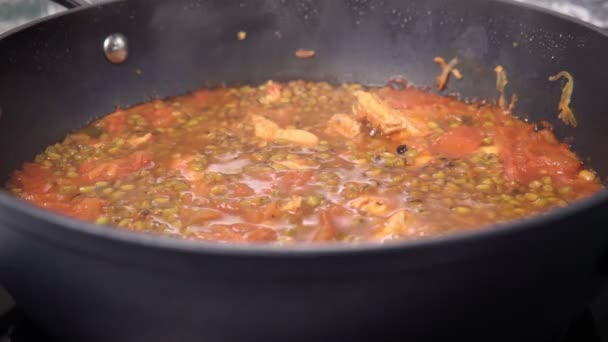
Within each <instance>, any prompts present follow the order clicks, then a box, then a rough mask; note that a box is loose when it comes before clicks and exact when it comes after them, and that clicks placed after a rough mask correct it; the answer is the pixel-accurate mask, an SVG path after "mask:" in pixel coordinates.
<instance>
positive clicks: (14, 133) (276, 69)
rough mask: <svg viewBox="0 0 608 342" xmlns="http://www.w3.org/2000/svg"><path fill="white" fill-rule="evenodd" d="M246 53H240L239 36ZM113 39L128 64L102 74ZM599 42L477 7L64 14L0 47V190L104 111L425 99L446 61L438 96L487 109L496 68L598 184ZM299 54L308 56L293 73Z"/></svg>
mask: <svg viewBox="0 0 608 342" xmlns="http://www.w3.org/2000/svg"><path fill="white" fill-rule="evenodd" d="M238 31H246V32H247V39H245V40H242V41H241V40H238V39H237V32H238ZM116 32H120V33H123V34H124V35H125V36H126V37H127V38H128V39H129V45H130V50H129V53H130V55H129V58H128V60H127V61H126V62H125V63H123V64H120V65H113V64H110V63H108V62H107V61H106V59H105V56H104V54H103V51H102V42H103V40H104V39H105V37H107V36H108V35H109V34H112V33H116ZM607 43H608V38H607V37H605V36H603V35H601V34H600V33H597V32H594V31H592V30H590V29H588V28H586V27H584V26H581V25H578V24H574V23H570V22H567V21H565V20H563V19H560V18H557V17H553V16H550V15H547V14H544V13H541V12H537V11H533V10H530V9H526V8H523V7H518V6H515V5H511V4H507V3H501V2H491V1H479V0H460V1H450V0H412V1H398V0H394V1H393V0H384V1H359V2H354V1H311V0H307V1H280V0H265V1H261V0H258V1H250V2H243V3H239V2H234V1H222V0H214V1H199V0H174V1H163V0H128V1H119V2H114V3H109V4H105V5H101V6H97V7H94V8H89V9H85V10H80V11H76V12H74V13H70V14H68V15H62V16H60V17H58V18H55V19H52V20H49V21H45V22H42V23H40V24H38V25H35V26H32V27H30V28H27V29H25V30H22V31H20V32H17V33H15V34H13V35H10V36H7V37H5V38H4V39H2V40H0V61H1V62H0V75H2V79H1V80H0V108H1V110H2V113H1V116H0V155H2V162H1V163H0V182H2V183H4V182H5V181H6V179H7V177H8V175H9V174H10V172H11V171H12V170H14V169H16V168H18V167H19V166H20V165H21V164H22V163H23V162H24V161H26V160H30V159H32V158H33V157H34V155H35V154H36V153H38V152H40V151H41V150H42V149H43V148H44V147H45V146H47V145H49V144H52V143H54V142H57V141H59V140H60V139H61V138H62V137H64V136H65V135H66V134H67V133H69V132H71V131H74V130H75V129H77V128H79V127H82V126H83V125H84V124H85V123H87V122H89V121H91V120H93V119H95V118H97V117H99V116H101V115H103V114H105V113H108V112H110V111H112V110H113V109H114V108H116V107H117V106H129V105H133V104H137V103H140V102H143V101H146V100H149V99H151V98H155V97H168V96H174V95H178V94H182V93H185V92H188V91H191V90H194V89H197V88H200V87H204V86H210V87H216V86H222V85H225V84H227V85H233V84H243V83H254V84H257V83H261V82H263V81H265V80H267V79H275V80H290V79H307V80H325V81H329V82H332V83H338V82H359V83H364V84H369V85H378V84H384V83H385V82H386V81H387V80H388V79H390V78H392V77H395V76H399V77H403V78H405V79H407V80H409V81H410V82H411V83H413V84H415V85H417V86H422V87H431V86H433V84H434V80H435V76H436V75H437V74H438V72H439V68H438V66H437V65H436V64H435V63H434V62H433V58H434V57H435V56H442V57H444V58H445V59H446V60H447V59H451V58H452V57H455V56H457V57H458V58H459V60H460V64H459V69H460V70H461V71H462V72H463V74H464V79H463V80H461V81H456V80H452V81H451V82H450V83H449V86H448V90H447V93H453V94H459V95H461V96H462V97H465V98H480V99H489V100H495V99H496V97H497V92H496V90H495V82H496V81H495V80H496V75H495V73H494V68H495V67H496V66H497V65H502V66H503V67H504V68H505V69H506V70H507V73H508V79H509V84H508V86H507V95H508V96H510V94H513V93H516V94H517V96H518V97H519V99H520V101H519V103H518V106H517V107H516V112H517V113H518V114H520V115H521V116H523V117H526V118H529V119H530V120H531V121H534V122H538V121H540V120H546V121H548V122H549V123H551V124H553V126H554V127H555V131H556V133H557V135H558V136H559V137H560V138H562V139H563V138H566V137H572V138H573V140H572V141H573V148H574V150H575V151H577V152H578V153H579V155H581V156H582V157H583V159H585V160H586V161H588V162H590V164H591V166H592V167H594V168H595V169H596V170H597V171H599V172H600V174H603V175H608V159H606V158H603V156H604V151H603V146H608V134H605V132H604V131H605V129H602V128H603V127H605V128H606V129H608V116H607V115H605V113H604V112H605V111H606V109H608V96H605V94H607V93H608V83H606V82H605V81H604V80H605V79H606V77H608V71H607V70H606V69H605V68H602V63H603V62H604V61H606V60H608V44H607ZM299 48H305V49H312V50H315V51H316V57H315V58H312V59H304V60H303V59H297V58H295V57H294V51H295V50H297V49H299ZM562 70H567V71H569V72H570V73H571V74H572V75H573V76H574V79H575V88H574V95H573V102H572V107H573V108H574V111H575V113H576V114H577V118H578V122H579V126H578V127H576V128H572V127H569V126H568V127H567V126H565V125H564V124H563V123H562V122H561V121H559V120H558V119H557V114H558V110H557V104H558V101H559V98H560V94H561V84H560V83H559V82H549V81H548V77H549V76H550V75H554V74H556V73H558V72H559V71H562Z"/></svg>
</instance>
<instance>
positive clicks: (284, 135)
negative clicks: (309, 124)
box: [275, 129, 319, 147]
mask: <svg viewBox="0 0 608 342" xmlns="http://www.w3.org/2000/svg"><path fill="white" fill-rule="evenodd" d="M275 139H281V140H285V141H287V142H290V143H293V144H296V145H301V146H308V147H314V146H317V145H318V144H319V138H317V136H316V135H314V134H312V133H310V132H308V131H305V130H303V129H279V130H278V131H277V132H276V135H275Z"/></svg>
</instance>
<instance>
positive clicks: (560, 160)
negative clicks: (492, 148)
mask: <svg viewBox="0 0 608 342" xmlns="http://www.w3.org/2000/svg"><path fill="white" fill-rule="evenodd" d="M495 140H496V142H497V144H498V145H499V151H500V152H499V154H500V158H501V159H502V161H503V164H504V167H505V176H506V177H507V178H508V179H509V180H512V181H519V182H524V183H527V182H530V181H532V180H535V179H538V178H541V177H543V176H547V175H549V176H552V177H555V178H557V179H559V180H561V181H564V182H568V181H571V180H573V179H575V178H576V177H577V174H578V172H579V171H580V170H581V167H582V165H581V162H580V161H579V160H578V159H577V158H576V156H575V155H574V154H573V153H572V152H571V151H569V149H568V146H567V145H564V144H560V143H558V142H557V140H556V139H555V137H554V136H553V134H552V133H551V132H549V131H541V132H535V131H534V127H532V126H528V125H524V124H521V125H513V126H505V127H499V128H498V129H497V130H496V137H495Z"/></svg>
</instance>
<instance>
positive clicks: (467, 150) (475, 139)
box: [431, 127, 483, 158]
mask: <svg viewBox="0 0 608 342" xmlns="http://www.w3.org/2000/svg"><path fill="white" fill-rule="evenodd" d="M482 140H483V137H482V135H481V132H480V131H479V130H478V129H475V128H473V127H457V128H454V129H451V130H449V131H447V132H445V133H444V134H442V135H440V136H439V137H438V138H437V139H436V140H435V142H433V144H432V145H431V150H432V151H433V152H435V153H438V154H441V155H444V156H446V157H450V158H458V157H463V156H466V155H469V154H471V153H474V152H475V151H477V149H479V147H481V143H482Z"/></svg>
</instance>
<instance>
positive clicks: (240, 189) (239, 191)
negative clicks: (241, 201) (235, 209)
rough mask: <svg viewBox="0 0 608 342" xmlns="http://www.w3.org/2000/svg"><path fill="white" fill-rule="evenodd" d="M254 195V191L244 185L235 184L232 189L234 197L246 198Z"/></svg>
mask: <svg viewBox="0 0 608 342" xmlns="http://www.w3.org/2000/svg"><path fill="white" fill-rule="evenodd" d="M252 195H255V191H253V189H252V188H251V187H249V185H247V184H245V183H237V184H236V186H235V187H234V196H236V197H246V196H252Z"/></svg>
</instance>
